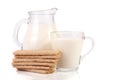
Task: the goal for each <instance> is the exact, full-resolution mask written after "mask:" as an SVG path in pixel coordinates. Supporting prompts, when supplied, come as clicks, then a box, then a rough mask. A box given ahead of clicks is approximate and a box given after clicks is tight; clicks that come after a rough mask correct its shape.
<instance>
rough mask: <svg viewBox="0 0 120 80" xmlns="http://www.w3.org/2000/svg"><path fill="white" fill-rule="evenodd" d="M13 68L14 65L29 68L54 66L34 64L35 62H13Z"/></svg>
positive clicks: (51, 64) (52, 64)
mask: <svg viewBox="0 0 120 80" xmlns="http://www.w3.org/2000/svg"><path fill="white" fill-rule="evenodd" d="M12 64H13V65H14V66H15V65H17V66H30V65H32V66H51V67H53V66H55V64H54V63H35V62H29V63H28V62H22V63H21V62H19V63H15V62H13V63H12Z"/></svg>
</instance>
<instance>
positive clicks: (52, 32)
mask: <svg viewBox="0 0 120 80" xmlns="http://www.w3.org/2000/svg"><path fill="white" fill-rule="evenodd" d="M53 33H80V34H84V32H81V31H52V32H50V34H53Z"/></svg>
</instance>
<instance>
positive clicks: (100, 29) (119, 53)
mask: <svg viewBox="0 0 120 80" xmlns="http://www.w3.org/2000/svg"><path fill="white" fill-rule="evenodd" d="M53 7H57V8H58V9H59V10H58V11H57V13H56V16H55V19H56V25H57V28H58V30H75V31H76V30H77V31H83V32H85V34H86V35H87V36H91V37H93V38H94V40H95V48H94V50H93V51H92V52H91V54H90V55H88V56H87V57H86V58H85V59H84V60H83V61H82V62H81V65H80V67H79V70H78V73H69V74H70V75H68V74H67V75H66V74H60V75H61V77H60V76H57V78H56V77H55V75H52V77H50V76H51V75H49V77H47V79H46V77H45V76H43V77H41V76H40V74H39V75H37V76H36V75H34V76H31V75H32V74H30V75H24V73H17V72H16V70H15V69H14V68H12V66H11V62H12V57H13V55H12V52H13V51H14V50H16V49H19V48H18V47H17V46H16V45H15V43H14V42H13V37H12V35H13V30H14V27H15V24H16V22H17V21H19V20H20V19H22V18H28V14H27V12H28V11H31V10H40V9H50V8H53ZM119 27H120V1H119V0H0V78H1V79H3V80H15V79H16V80H36V79H37V80H60V78H61V79H62V76H64V77H65V79H62V80H79V79H80V80H120V29H119ZM85 48H87V47H85ZM86 50H87V49H86ZM83 52H85V51H83ZM74 74H75V76H74ZM76 76H77V77H76ZM64 77H63V78H64Z"/></svg>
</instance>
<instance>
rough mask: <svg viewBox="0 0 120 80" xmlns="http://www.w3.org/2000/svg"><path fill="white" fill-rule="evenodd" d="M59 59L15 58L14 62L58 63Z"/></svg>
mask: <svg viewBox="0 0 120 80" xmlns="http://www.w3.org/2000/svg"><path fill="white" fill-rule="evenodd" d="M57 61H58V59H18V58H16V59H13V62H28V63H29V62H38V63H56V62H57Z"/></svg>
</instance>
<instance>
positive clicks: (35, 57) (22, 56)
mask: <svg viewBox="0 0 120 80" xmlns="http://www.w3.org/2000/svg"><path fill="white" fill-rule="evenodd" d="M59 57H60V56H57V55H56V56H28V55H27V56H24V55H19V56H18V55H16V56H15V58H17V59H52V60H53V59H58V58H59Z"/></svg>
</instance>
